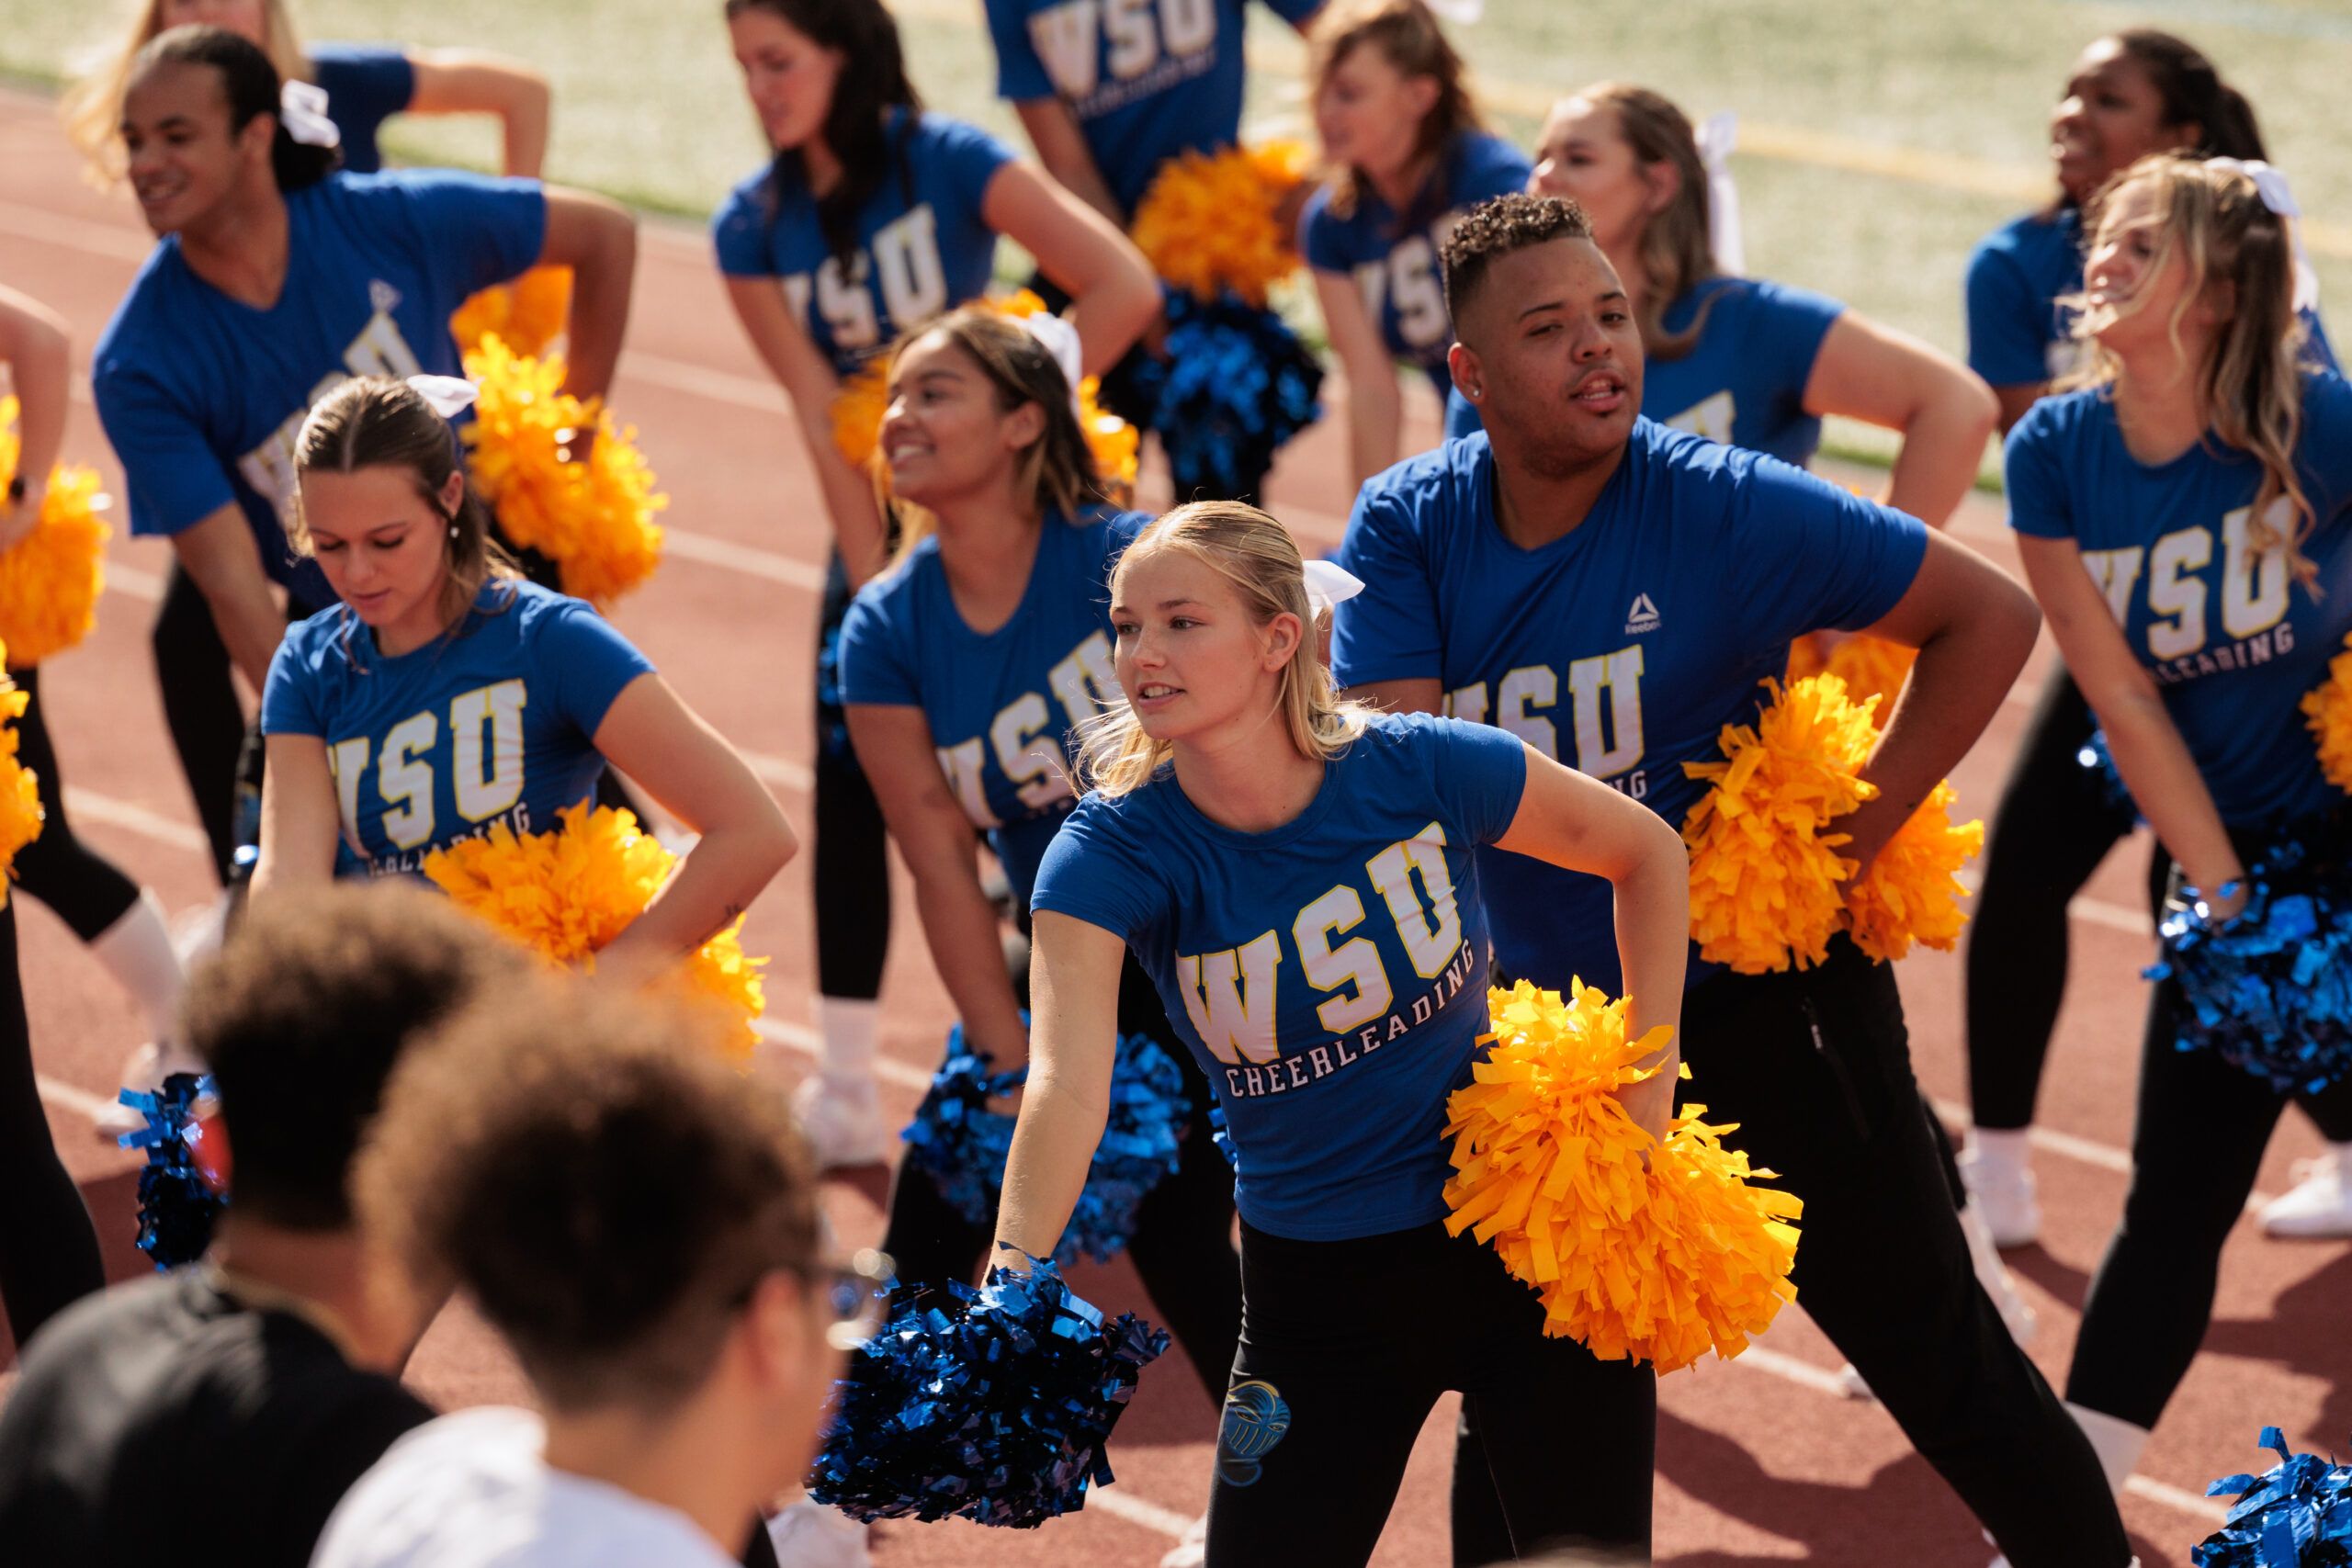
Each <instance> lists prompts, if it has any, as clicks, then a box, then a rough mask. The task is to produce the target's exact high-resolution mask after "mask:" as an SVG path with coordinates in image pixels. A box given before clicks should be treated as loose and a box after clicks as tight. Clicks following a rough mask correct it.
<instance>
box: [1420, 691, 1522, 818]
mask: <svg viewBox="0 0 2352 1568" xmlns="http://www.w3.org/2000/svg"><path fill="white" fill-rule="evenodd" d="M1421 722H1422V723H1424V724H1426V725H1427V726H1428V727H1429V730H1430V737H1431V741H1432V744H1431V748H1430V750H1431V753H1432V755H1431V766H1430V785H1431V786H1432V788H1434V790H1435V791H1436V794H1437V799H1438V803H1439V805H1440V806H1442V807H1443V808H1444V810H1445V813H1446V815H1447V816H1448V817H1449V818H1452V819H1453V822H1454V823H1455V825H1456V826H1458V827H1459V828H1460V829H1461V830H1462V836H1463V840H1464V842H1467V843H1473V844H1491V843H1493V842H1494V841H1495V840H1497V839H1499V838H1501V837H1502V836H1503V835H1504V834H1505V833H1507V832H1509V831H1510V825H1511V822H1512V821H1513V819H1514V818H1517V817H1518V816H1519V803H1520V799H1521V796H1522V795H1525V794H1526V793H1527V743H1526V742H1525V741H1523V740H1521V739H1520V738H1519V737H1518V736H1516V735H1513V734H1512V733H1511V732H1510V730H1508V729H1498V728H1495V727H1494V726H1492V725H1488V724H1473V723H1471V722H1470V721H1469V720H1468V719H1462V718H1424V719H1422V720H1421Z"/></svg>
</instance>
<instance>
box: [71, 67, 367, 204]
mask: <svg viewBox="0 0 2352 1568" xmlns="http://www.w3.org/2000/svg"><path fill="white" fill-rule="evenodd" d="M158 65H204V66H209V67H210V68H211V69H212V70H214V71H217V72H219V73H220V93H221V96H222V97H224V98H225V99H227V100H228V105H229V133H230V134H231V135H232V136H234V135H236V134H237V133H238V132H239V131H242V130H244V129H245V127H246V126H248V125H251V124H252V123H253V121H254V116H256V115H265V114H266V115H267V116H269V118H270V122H271V123H272V124H273V125H275V126H276V127H277V131H276V134H275V135H274V136H273V137H272V138H271V140H270V144H269V167H270V173H271V174H272V175H276V176H277V188H278V189H279V190H281V191H296V190H300V189H302V188H303V187H304V186H314V185H316V184H318V183H319V182H320V181H321V180H322V179H325V178H326V177H327V176H328V175H331V174H333V173H334V172H335V170H336V169H338V168H340V167H342V166H343V152H342V150H341V149H339V148H334V147H313V146H311V145H309V144H308V143H307V142H301V141H295V140H294V138H293V136H292V135H291V134H289V133H288V130H287V129H286V125H285V122H284V121H283V120H281V119H279V118H278V105H277V94H278V87H279V78H278V74H277V66H276V65H274V64H272V63H270V59H269V55H268V54H267V53H266V51H264V50H263V49H262V48H261V47H260V46H259V45H258V44H255V43H254V42H253V41H252V40H251V39H245V38H242V37H240V36H239V35H237V34H235V33H232V32H231V31H229V30H228V29H227V28H211V27H185V28H172V29H171V30H170V31H169V32H163V33H157V34H156V35H155V36H154V37H153V38H152V39H149V40H148V41H147V42H146V44H145V45H143V46H142V47H141V49H140V51H139V52H138V53H137V54H136V55H134V56H132V57H131V62H130V72H129V73H128V74H127V75H126V77H125V79H124V80H125V85H126V87H127V86H128V84H129V83H130V82H131V81H134V80H136V79H137V78H138V77H139V76H140V75H141V73H144V72H147V71H149V70H152V69H153V68H154V67H155V66H158ZM116 112H117V114H118V115H119V113H120V112H121V108H120V105H119V103H118V105H117V107H116Z"/></svg>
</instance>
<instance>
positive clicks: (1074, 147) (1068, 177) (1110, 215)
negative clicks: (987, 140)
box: [1012, 98, 1127, 229]
mask: <svg viewBox="0 0 2352 1568" xmlns="http://www.w3.org/2000/svg"><path fill="white" fill-rule="evenodd" d="M1012 112H1013V113H1015V114H1017V115H1019V116H1020V117H1021V129H1022V130H1025V131H1027V132H1028V133H1029V145H1030V146H1032V147H1035V149H1036V150H1037V162H1039V163H1041V164H1045V165H1046V173H1047V174H1049V175H1053V176H1054V178H1056V179H1057V180H1059V181H1060V182H1061V183H1062V186H1063V187H1064V188H1065V189H1067V190H1069V192H1070V194H1071V195H1073V196H1075V197H1078V199H1079V200H1080V201H1082V202H1084V203H1086V205H1087V206H1089V207H1091V208H1092V209H1094V210H1095V211H1097V212H1099V213H1101V214H1102V215H1103V217H1104V218H1106V219H1108V220H1110V222H1111V226H1112V227H1113V228H1114V229H1125V227H1126V226H1127V215H1126V214H1125V212H1122V211H1121V210H1120V209H1119V203H1118V200H1117V198H1116V197H1114V196H1112V194H1111V187H1110V186H1109V185H1108V184H1107V183H1105V181H1104V180H1103V170H1102V168H1101V167H1100V166H1099V165H1098V164H1096V163H1095V162H1094V152H1093V150H1092V149H1091V148H1090V147H1088V146H1087V145H1086V132H1085V130H1082V129H1081V128H1080V125H1079V123H1078V117H1077V116H1076V115H1074V114H1072V113H1070V109H1069V105H1068V104H1066V103H1064V102H1062V101H1061V100H1060V99H1059V98H1024V99H1023V100H1022V101H1021V102H1019V103H1017V104H1015V105H1013V106H1012Z"/></svg>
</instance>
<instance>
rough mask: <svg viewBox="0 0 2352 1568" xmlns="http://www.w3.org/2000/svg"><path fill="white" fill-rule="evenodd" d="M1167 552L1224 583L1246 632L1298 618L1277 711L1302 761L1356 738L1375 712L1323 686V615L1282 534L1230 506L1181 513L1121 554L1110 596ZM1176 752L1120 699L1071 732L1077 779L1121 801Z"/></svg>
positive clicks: (1255, 514)
mask: <svg viewBox="0 0 2352 1568" xmlns="http://www.w3.org/2000/svg"><path fill="white" fill-rule="evenodd" d="M1170 550H1176V551H1182V553H1183V554H1185V555H1188V556H1190V557H1192V558H1193V559H1194V560H1197V561H1199V562H1201V563H1202V564H1203V565H1204V566H1207V567H1208V568H1210V569H1211V570H1214V571H1216V573H1217V574H1218V575H1219V576H1221V577H1223V578H1224V579H1225V580H1226V581H1227V582H1229V583H1231V584H1232V585H1233V588H1234V592H1236V593H1237V594H1238V595H1239V597H1240V600H1241V607H1242V609H1243V610H1244V611H1246V612H1247V613H1248V615H1249V616H1250V621H1251V623H1252V624H1253V625H1256V626H1268V625H1271V624H1272V621H1273V618H1274V617H1275V616H1276V615H1284V614H1288V615H1295V616H1297V617H1298V623H1299V628H1300V631H1299V639H1298V646H1297V648H1296V649H1294V650H1293V652H1292V654H1291V658H1290V662H1289V663H1287V664H1285V665H1283V670H1282V676H1281V682H1280V685H1279V687H1278V688H1277V691H1276V694H1275V699H1274V705H1275V709H1276V711H1277V712H1279V713H1280V714H1281V715H1282V718H1283V727H1284V728H1285V729H1287V731H1288V732H1289V735H1290V741H1291V744H1292V745H1294V746H1295V747H1296V748H1298V753H1299V755H1300V756H1302V757H1318V758H1321V759H1323V760H1324V761H1329V760H1330V759H1332V758H1334V757H1337V756H1339V755H1340V753H1341V752H1342V751H1345V750H1347V749H1348V745H1349V743H1350V742H1351V741H1352V740H1354V739H1355V738H1356V737H1357V736H1359V735H1361V734H1363V727H1364V724H1365V722H1366V721H1367V720H1369V719H1370V718H1371V717H1372V716H1373V709H1372V708H1371V707H1369V706H1367V705H1364V704H1363V703H1360V702H1352V701H1350V700H1348V699H1346V698H1343V697H1341V696H1340V694H1339V692H1338V690H1337V688H1335V687H1334V686H1333V685H1332V683H1331V670H1330V667H1329V665H1327V664H1325V663H1324V662H1323V656H1322V651H1321V649H1322V634H1323V633H1324V632H1325V631H1327V630H1328V629H1329V624H1330V612H1329V610H1325V611H1322V612H1320V613H1319V614H1318V613H1317V611H1316V610H1315V609H1314V608H1313V607H1312V606H1311V605H1310V604H1308V602H1307V598H1306V571H1305V562H1303V561H1302V560H1301V559H1300V558H1299V554H1298V545H1297V543H1296V542H1295V541H1294V540H1293V539H1292V538H1291V536H1290V533H1289V530H1287V529H1285V528H1284V527H1283V525H1281V524H1280V523H1277V522H1275V521H1274V520H1273V519H1272V517H1269V516H1267V515H1266V514H1265V513H1262V512H1261V511H1259V510H1258V509H1257V508H1256V507H1254V506H1245V505H1243V504H1242V503H1241V502H1238V501H1196V502H1190V503H1189V504H1187V505H1183V506H1180V507H1178V508H1176V510H1175V511H1173V512H1170V513H1168V514H1167V515H1166V516H1164V517H1162V518H1160V519H1159V521H1158V522H1157V523H1154V524H1153V525H1151V526H1150V527H1148V528H1147V529H1145V530H1144V532H1143V535H1142V536H1141V537H1139V538H1137V539H1136V542H1135V543H1134V544H1133V545H1130V546H1129V547H1127V551H1126V553H1125V555H1124V556H1122V557H1120V558H1119V565H1118V569H1117V570H1115V571H1114V572H1113V573H1112V576H1111V591H1112V594H1113V597H1114V599H1115V597H1116V596H1117V593H1118V584H1119V581H1120V580H1121V579H1122V578H1124V577H1125V576H1126V574H1127V572H1128V570H1130V569H1131V568H1133V567H1134V565H1135V564H1136V562H1137V561H1139V560H1144V559H1148V558H1150V557H1152V556H1155V555H1159V554H1161V553H1163V552H1166V551H1170ZM1174 751H1175V746H1174V743H1173V742H1171V741H1165V740H1154V739H1152V738H1151V737H1150V736H1148V735H1147V734H1145V733H1144V730H1143V725H1142V723H1141V721H1139V720H1138V719H1137V718H1136V716H1135V710H1134V709H1133V708H1132V707H1130V706H1128V705H1127V704H1126V703H1125V702H1124V701H1121V702H1118V703H1116V704H1114V705H1111V706H1110V707H1108V708H1106V709H1104V710H1103V712H1102V713H1100V714H1098V715H1096V716H1094V717H1092V718H1091V719H1089V720H1087V721H1086V722H1085V723H1084V724H1082V725H1080V727H1079V761H1078V772H1079V777H1080V779H1082V780H1083V781H1084V782H1085V786H1086V787H1087V788H1090V789H1092V790H1094V791H1096V792H1098V793H1100V794H1103V795H1111V796H1114V797H1115V796H1118V795H1127V794H1130V793H1132V792H1133V791H1135V790H1137V789H1140V788H1141V787H1142V786H1143V785H1144V784H1147V783H1148V782H1149V781H1150V779H1151V776H1152V775H1153V774H1154V773H1158V772H1159V769H1160V767H1161V766H1162V765H1163V764H1164V763H1166V762H1167V761H1168V760H1169V759H1170V757H1171V756H1172V755H1173V754H1174Z"/></svg>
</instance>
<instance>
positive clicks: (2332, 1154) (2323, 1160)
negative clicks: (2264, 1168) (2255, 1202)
mask: <svg viewBox="0 0 2352 1568" xmlns="http://www.w3.org/2000/svg"><path fill="white" fill-rule="evenodd" d="M2347 1165H2352V1157H2347V1155H2346V1145H2337V1146H2336V1147H2335V1148H2332V1149H2330V1150H2329V1151H2328V1152H2327V1153H2325V1154H2324V1155H2322V1156H2319V1157H2318V1158H2317V1159H2307V1160H2298V1161H2296V1163H2295V1178H2296V1180H2295V1185H2294V1186H2292V1187H2290V1188H2289V1189H2288V1190H2286V1191H2284V1192H2282V1193H2280V1194H2279V1195H2278V1197H2276V1198H2273V1199H2272V1200H2270V1201H2269V1202H2267V1203H2265V1204H2264V1205H2263V1206H2262V1228H2263V1231H2264V1232H2265V1234H2267V1235H2275V1236H2284V1237H2290V1238H2292V1239H2295V1240H2299V1241H2308V1240H2321V1239H2326V1240H2333V1239H2335V1238H2337V1237H2341V1236H2352V1180H2347V1179H2346V1178H2347V1177H2352V1170H2347V1169H2346V1166H2347Z"/></svg>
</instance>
